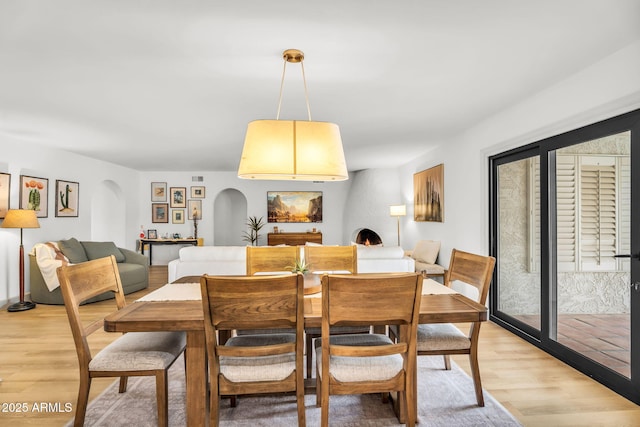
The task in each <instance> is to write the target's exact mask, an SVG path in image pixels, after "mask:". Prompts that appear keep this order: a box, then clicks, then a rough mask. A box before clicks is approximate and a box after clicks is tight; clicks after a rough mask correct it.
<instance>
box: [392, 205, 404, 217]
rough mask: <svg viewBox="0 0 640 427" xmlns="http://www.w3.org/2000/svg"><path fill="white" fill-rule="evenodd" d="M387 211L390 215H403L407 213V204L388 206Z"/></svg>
mask: <svg viewBox="0 0 640 427" xmlns="http://www.w3.org/2000/svg"><path fill="white" fill-rule="evenodd" d="M389 213H390V215H391V216H405V215H406V214H407V205H392V206H389Z"/></svg>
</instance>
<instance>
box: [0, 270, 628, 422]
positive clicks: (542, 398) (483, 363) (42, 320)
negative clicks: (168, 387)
mask: <svg viewBox="0 0 640 427" xmlns="http://www.w3.org/2000/svg"><path fill="white" fill-rule="evenodd" d="M166 280H167V274H166V266H153V267H152V274H151V282H152V285H151V287H150V289H154V288H155V287H157V286H159V285H160V284H164V283H166ZM148 291H149V290H147V291H142V292H138V293H136V294H131V295H128V296H127V300H128V301H133V300H134V299H136V298H139V297H140V296H142V295H143V294H145V293H147V292H148ZM84 308H87V309H88V311H89V312H90V313H85V314H88V317H87V318H88V319H90V318H93V316H104V315H105V314H107V313H109V312H110V311H112V310H113V309H114V308H115V305H114V302H113V301H104V302H100V303H96V304H91V305H88V306H85V307H84ZM85 311H86V310H85ZM0 330H1V331H2V332H0V334H1V335H0V378H2V382H1V383H0V405H1V406H0V426H4V425H11V426H43V425H47V426H61V425H64V424H65V423H66V422H67V421H69V420H70V419H71V418H72V416H73V412H65V407H64V406H65V404H66V403H70V404H71V405H72V406H73V408H75V402H76V396H77V391H78V368H77V359H76V354H75V347H74V345H73V339H72V338H71V332H70V330H69V326H68V322H67V317H66V313H65V311H64V307H62V306H47V305H38V306H37V307H36V309H34V310H30V311H26V312H22V313H8V312H7V311H6V309H3V310H2V311H0ZM96 335H98V336H97V337H96V339H95V340H93V341H92V342H91V343H90V344H91V345H92V347H93V348H95V349H99V348H101V347H102V346H104V345H105V344H107V343H108V342H110V340H112V339H114V338H115V335H114V334H107V333H104V332H99V333H98V334H96ZM480 335H481V341H482V342H481V345H480V356H479V357H480V369H481V372H482V379H483V386H484V388H485V390H486V391H488V392H489V393H491V394H492V395H493V396H494V397H495V398H496V399H498V400H499V401H500V402H501V403H502V404H503V405H504V406H505V407H506V408H507V409H508V410H509V411H511V413H512V414H513V415H514V416H515V417H516V418H518V419H519V420H520V422H522V423H523V424H524V425H525V426H541V427H550V426H554V427H559V426H611V427H614V426H615V427H619V426H637V425H640V407H639V406H637V405H635V404H634V403H632V402H630V401H628V400H626V399H624V398H623V397H620V396H618V395H617V394H615V393H614V392H612V391H610V390H609V389H607V388H606V387H604V386H602V385H600V384H598V383H597V382H595V381H593V380H591V379H590V378H588V377H586V376H585V375H583V374H581V373H579V372H577V371H576V370H574V369H573V368H570V367H568V366H567V365H565V364H564V363H562V362H560V361H558V360H557V359H554V358H553V357H551V356H549V355H547V354H546V353H544V352H542V351H541V350H539V349H537V348H535V347H533V346H531V345H530V344H528V343H526V342H525V341H523V340H521V339H520V338H518V337H516V336H514V335H513V334H511V333H509V332H507V331H505V330H504V329H502V328H500V327H498V326H496V325H494V324H492V323H490V322H487V323H486V324H484V325H483V327H482V331H481V333H480ZM454 360H455V361H456V362H457V363H458V364H459V365H460V366H461V367H462V368H463V369H464V370H465V371H467V372H468V370H469V369H468V363H467V359H466V357H454ZM111 382H113V380H111V379H96V380H94V382H93V386H92V390H91V398H93V397H95V396H96V395H98V394H99V393H100V392H101V391H102V390H103V389H104V388H106V387H107V386H108V385H109V384H110V383H111ZM422 398H427V399H428V398H437V391H434V393H433V395H432V396H423V397H422ZM17 404H19V406H18V405H17ZM41 404H45V406H46V408H43V407H41ZM56 404H58V406H59V407H56ZM23 406H26V412H23V413H18V412H16V410H17V409H16V408H17V407H19V408H23ZM38 409H40V410H38Z"/></svg>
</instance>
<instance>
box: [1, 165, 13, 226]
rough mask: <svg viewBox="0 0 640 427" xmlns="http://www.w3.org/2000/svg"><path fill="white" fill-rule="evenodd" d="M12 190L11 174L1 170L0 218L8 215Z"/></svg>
mask: <svg viewBox="0 0 640 427" xmlns="http://www.w3.org/2000/svg"><path fill="white" fill-rule="evenodd" d="M10 191H11V174H9V173H2V172H0V218H4V217H5V216H7V211H8V210H9V195H10Z"/></svg>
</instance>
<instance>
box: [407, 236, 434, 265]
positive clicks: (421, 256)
mask: <svg viewBox="0 0 640 427" xmlns="http://www.w3.org/2000/svg"><path fill="white" fill-rule="evenodd" d="M439 252H440V241H439V240H420V241H418V243H417V244H416V247H415V249H414V250H413V253H412V254H411V256H412V257H413V259H415V260H416V261H420V262H424V263H426V264H435V263H436V259H438V253H439Z"/></svg>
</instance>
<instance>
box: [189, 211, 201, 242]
mask: <svg viewBox="0 0 640 427" xmlns="http://www.w3.org/2000/svg"><path fill="white" fill-rule="evenodd" d="M191 216H192V217H193V238H194V239H197V238H198V220H199V219H200V212H199V211H198V208H197V207H196V206H194V207H193V212H192V215H191Z"/></svg>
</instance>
